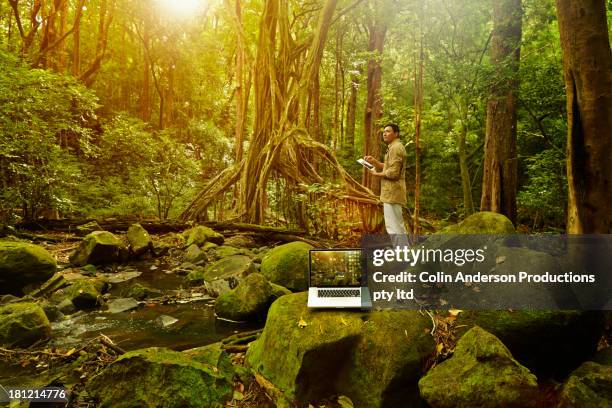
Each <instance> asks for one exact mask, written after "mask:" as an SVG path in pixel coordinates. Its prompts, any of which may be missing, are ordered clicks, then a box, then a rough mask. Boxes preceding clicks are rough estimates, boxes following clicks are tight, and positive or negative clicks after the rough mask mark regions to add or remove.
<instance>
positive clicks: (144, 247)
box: [127, 224, 153, 256]
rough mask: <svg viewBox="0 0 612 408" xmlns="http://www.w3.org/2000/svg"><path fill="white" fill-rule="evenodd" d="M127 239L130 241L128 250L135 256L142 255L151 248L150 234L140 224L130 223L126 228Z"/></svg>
mask: <svg viewBox="0 0 612 408" xmlns="http://www.w3.org/2000/svg"><path fill="white" fill-rule="evenodd" d="M127 239H128V241H129V242H130V250H131V251H132V253H133V254H134V255H136V256H140V255H143V254H144V253H145V252H147V251H148V250H149V249H151V248H153V241H152V240H151V236H150V235H149V233H148V232H147V230H146V229H144V228H143V227H142V226H141V225H140V224H132V225H130V227H129V228H128V230H127Z"/></svg>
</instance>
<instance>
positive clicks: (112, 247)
mask: <svg viewBox="0 0 612 408" xmlns="http://www.w3.org/2000/svg"><path fill="white" fill-rule="evenodd" d="M124 251H125V248H124V246H123V243H122V242H121V240H119V238H117V237H116V236H115V235H114V234H112V233H111V232H108V231H94V232H92V233H91V234H88V235H87V236H85V237H84V238H83V241H81V244H80V245H79V246H78V248H77V249H76V250H75V252H74V253H73V254H72V255H71V256H70V262H71V263H72V264H74V265H76V266H84V265H87V264H93V265H101V264H107V263H113V262H118V261H119V260H121V257H122V253H123V252H124Z"/></svg>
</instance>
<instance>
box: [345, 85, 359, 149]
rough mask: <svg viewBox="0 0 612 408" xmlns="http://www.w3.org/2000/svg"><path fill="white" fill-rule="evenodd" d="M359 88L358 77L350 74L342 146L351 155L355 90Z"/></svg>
mask: <svg viewBox="0 0 612 408" xmlns="http://www.w3.org/2000/svg"><path fill="white" fill-rule="evenodd" d="M358 89H359V77H358V76H357V75H352V76H351V90H350V92H349V98H348V106H347V108H346V131H345V137H344V146H345V149H347V155H349V153H350V155H349V157H352V156H353V154H354V151H355V114H356V111H357V91H358Z"/></svg>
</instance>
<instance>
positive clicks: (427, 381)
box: [419, 326, 538, 408]
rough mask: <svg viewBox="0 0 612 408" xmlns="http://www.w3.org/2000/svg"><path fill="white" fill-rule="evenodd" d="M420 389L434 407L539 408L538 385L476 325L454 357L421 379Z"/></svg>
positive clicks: (528, 372)
mask: <svg viewBox="0 0 612 408" xmlns="http://www.w3.org/2000/svg"><path fill="white" fill-rule="evenodd" d="M419 389H420V390H421V396H422V397H423V398H424V399H425V401H427V403H428V404H429V405H430V406H432V407H433V408H451V407H452V408H472V407H481V408H489V407H490V408H495V407H507V408H512V407H516V408H523V407H530V406H536V401H535V398H534V397H536V396H537V390H538V383H537V379H536V377H535V376H534V375H533V374H531V372H530V371H529V370H528V369H527V368H525V367H523V366H522V365H520V364H519V363H518V361H516V360H515V359H514V358H513V357H512V354H511V353H510V351H509V350H508V349H507V348H506V346H504V344H503V343H502V342H501V341H500V340H499V339H498V338H497V337H495V336H493V335H492V334H491V333H488V332H486V331H485V330H483V329H481V328H480V327H478V326H476V327H473V328H472V329H470V330H469V331H468V332H467V333H466V334H465V335H464V336H463V337H462V338H461V339H460V340H459V342H458V343H457V347H456V348H455V352H454V354H453V356H452V357H451V358H449V359H448V360H445V361H443V362H442V363H440V364H439V365H437V366H436V367H434V368H432V369H431V370H429V372H428V373H427V374H426V375H425V376H424V377H423V378H421V380H420V381H419Z"/></svg>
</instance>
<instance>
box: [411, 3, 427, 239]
mask: <svg viewBox="0 0 612 408" xmlns="http://www.w3.org/2000/svg"><path fill="white" fill-rule="evenodd" d="M422 13H423V10H422V9H421V13H420V16H419V20H420V21H422V18H423V15H422ZM418 41H419V43H418V44H416V41H415V49H417V50H418V51H417V54H418V55H417V58H415V61H414V62H415V66H414V157H415V162H414V214H413V220H412V222H413V223H412V233H413V234H414V235H419V234H420V233H421V225H420V223H419V218H420V214H419V213H420V210H421V116H422V114H423V59H424V54H423V27H422V25H421V23H419V40H418ZM417 47H418V48H417Z"/></svg>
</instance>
